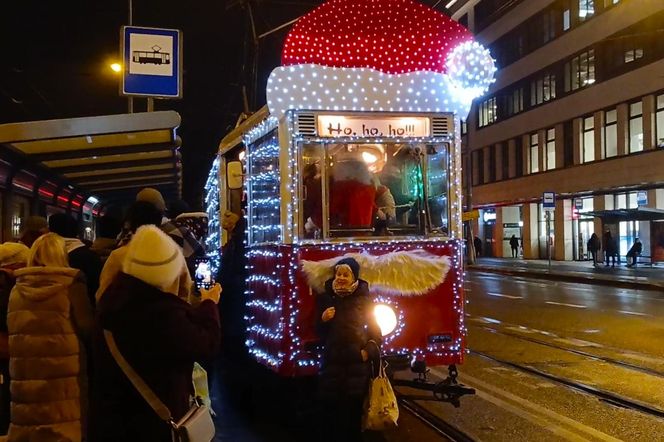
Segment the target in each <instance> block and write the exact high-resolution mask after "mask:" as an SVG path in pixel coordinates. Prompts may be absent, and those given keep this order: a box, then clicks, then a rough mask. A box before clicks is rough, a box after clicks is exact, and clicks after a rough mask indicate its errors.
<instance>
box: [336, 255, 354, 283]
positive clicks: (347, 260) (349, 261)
mask: <svg viewBox="0 0 664 442" xmlns="http://www.w3.org/2000/svg"><path fill="white" fill-rule="evenodd" d="M344 264H345V265H347V266H348V267H350V271H351V272H353V276H354V277H355V280H356V281H357V280H358V279H360V264H359V263H358V262H357V261H355V259H354V258H344V259H341V260H339V261H337V263H336V264H335V265H334V271H335V273H336V271H337V267H339V266H340V265H344Z"/></svg>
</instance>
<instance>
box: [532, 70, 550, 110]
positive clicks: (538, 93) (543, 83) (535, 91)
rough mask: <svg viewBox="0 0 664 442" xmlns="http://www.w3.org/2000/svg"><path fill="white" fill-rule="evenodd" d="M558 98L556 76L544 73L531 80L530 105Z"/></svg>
mask: <svg viewBox="0 0 664 442" xmlns="http://www.w3.org/2000/svg"><path fill="white" fill-rule="evenodd" d="M554 98H556V76H555V75H553V74H544V75H542V76H541V77H539V78H537V79H535V80H533V81H531V82H530V105H531V106H535V105H538V104H542V103H544V102H546V101H549V100H553V99H554Z"/></svg>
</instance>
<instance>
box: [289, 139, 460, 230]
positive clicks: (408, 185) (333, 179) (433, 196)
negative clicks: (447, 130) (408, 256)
mask: <svg viewBox="0 0 664 442" xmlns="http://www.w3.org/2000/svg"><path fill="white" fill-rule="evenodd" d="M448 153H449V146H448V145H447V144H423V143H405V144H404V143H381V144H346V143H343V144H342V143H339V144H322V143H318V144H304V145H303V146H302V168H301V169H300V170H302V190H303V199H302V206H301V212H302V214H303V220H302V221H303V224H301V225H303V226H304V228H303V230H304V231H303V232H302V234H303V235H304V237H306V238H321V237H322V236H323V235H325V236H327V237H333V238H334V237H361V236H391V235H424V234H426V233H439V234H442V235H447V234H448V227H449V225H448V217H449V207H448V189H449V182H448V173H447V171H448V167H449V155H448Z"/></svg>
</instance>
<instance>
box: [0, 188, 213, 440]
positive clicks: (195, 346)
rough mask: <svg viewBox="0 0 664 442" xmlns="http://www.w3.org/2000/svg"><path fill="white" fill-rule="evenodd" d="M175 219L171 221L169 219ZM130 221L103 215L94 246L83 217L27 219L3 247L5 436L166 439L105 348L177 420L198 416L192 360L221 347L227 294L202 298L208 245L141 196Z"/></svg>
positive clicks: (156, 201) (154, 200) (166, 430)
mask: <svg viewBox="0 0 664 442" xmlns="http://www.w3.org/2000/svg"><path fill="white" fill-rule="evenodd" d="M171 215H172V217H173V218H175V216H173V215H175V214H171ZM123 221H124V224H122V223H121V222H119V221H118V220H115V219H113V218H110V217H107V216H103V217H101V218H100V219H99V220H98V224H97V237H96V239H95V241H94V242H93V243H91V244H90V243H86V242H85V241H82V240H81V239H80V238H79V230H80V228H79V225H78V222H77V221H76V219H74V218H73V217H71V216H69V215H66V214H53V215H51V216H50V217H49V218H48V220H46V219H45V218H41V217H29V218H28V219H26V222H25V225H24V228H23V231H22V234H21V237H20V239H19V241H18V242H7V243H4V244H1V245H0V315H2V318H0V371H1V374H2V377H3V383H2V390H1V391H0V394H1V399H2V403H0V434H7V440H8V441H9V442H21V441H73V442H76V441H82V440H88V441H101V442H103V441H109V442H110V441H113V442H117V441H120V440H145V441H148V440H150V441H170V440H171V428H170V426H169V424H168V423H167V422H164V421H162V420H161V418H160V417H159V416H158V415H157V414H156V413H155V412H154V411H153V409H152V408H151V407H150V405H149V404H148V403H147V402H146V401H145V400H143V398H142V397H141V395H140V393H139V392H138V391H137V390H136V389H135V388H134V386H133V385H132V383H131V382H130V380H129V379H128V378H127V376H125V374H124V373H123V371H122V370H121V369H120V367H119V365H118V364H117V363H116V362H115V360H114V356H113V354H112V353H111V351H110V350H109V346H108V340H107V338H106V334H108V333H110V334H111V336H112V337H113V338H114V342H115V343H116V344H117V348H118V350H119V352H120V353H121V354H122V355H123V357H124V359H125V360H126V361H127V363H128V364H129V365H130V366H132V367H133V368H134V370H135V371H136V372H137V373H139V374H140V376H141V377H142V378H143V380H144V381H145V382H146V384H148V385H149V386H150V387H151V388H152V389H153V391H154V393H155V394H156V395H157V397H159V399H160V400H161V401H162V402H163V403H164V404H165V405H166V406H167V408H168V409H169V411H170V413H171V415H172V417H173V418H174V420H176V421H177V420H178V419H179V418H181V417H182V416H183V415H184V414H185V413H186V412H187V411H188V410H189V408H190V400H191V397H192V396H193V393H194V392H193V386H192V370H193V366H194V362H199V363H201V364H208V365H209V361H211V360H212V359H213V358H214V357H215V355H216V354H217V351H218V348H219V346H220V340H221V333H220V320H219V317H220V315H219V310H218V306H217V304H218V302H219V300H220V294H221V286H220V285H219V284H216V285H214V286H212V287H211V288H210V289H205V288H202V289H200V290H199V291H198V292H196V293H194V290H193V283H192V277H191V271H192V269H193V268H194V261H195V258H196V257H199V256H202V255H204V248H203V246H202V244H201V243H200V242H199V241H198V240H197V238H196V237H195V235H194V234H193V233H192V231H191V230H192V229H190V228H189V227H187V225H186V223H181V222H177V220H171V219H168V218H166V204H165V202H164V199H163V197H162V195H161V194H160V193H159V192H158V191H157V190H155V189H143V190H142V191H141V192H139V193H138V195H137V200H136V202H134V203H133V204H132V206H131V207H130V208H129V210H128V214H127V216H126V218H125V219H124V220H123Z"/></svg>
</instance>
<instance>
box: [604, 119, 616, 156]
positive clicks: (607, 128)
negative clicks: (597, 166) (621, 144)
mask: <svg viewBox="0 0 664 442" xmlns="http://www.w3.org/2000/svg"><path fill="white" fill-rule="evenodd" d="M616 114H617V113H616V110H615V109H612V110H608V111H606V112H604V137H603V138H604V158H611V157H615V156H616V155H618V132H617V124H616V123H617V115H616Z"/></svg>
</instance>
